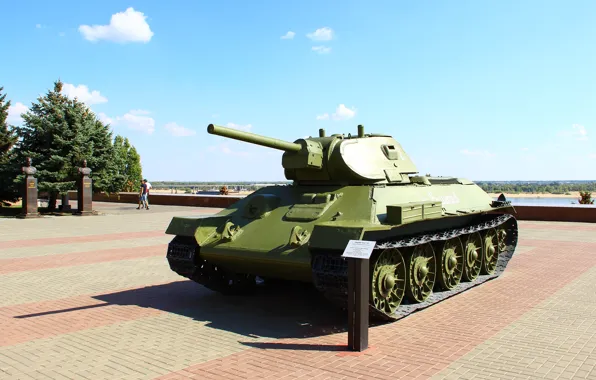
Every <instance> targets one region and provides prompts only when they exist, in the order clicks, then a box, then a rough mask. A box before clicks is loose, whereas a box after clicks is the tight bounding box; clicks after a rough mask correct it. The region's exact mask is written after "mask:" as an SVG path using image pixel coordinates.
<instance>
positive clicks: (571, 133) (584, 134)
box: [558, 124, 588, 141]
mask: <svg viewBox="0 0 596 380" xmlns="http://www.w3.org/2000/svg"><path fill="white" fill-rule="evenodd" d="M558 135H559V136H566V137H575V140H578V141H587V140H588V131H587V130H586V127H584V126H583V125H580V124H573V125H572V126H571V130H569V129H566V130H564V131H561V132H559V133H558Z"/></svg>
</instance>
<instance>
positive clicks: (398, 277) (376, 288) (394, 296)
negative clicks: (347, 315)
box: [370, 248, 406, 316]
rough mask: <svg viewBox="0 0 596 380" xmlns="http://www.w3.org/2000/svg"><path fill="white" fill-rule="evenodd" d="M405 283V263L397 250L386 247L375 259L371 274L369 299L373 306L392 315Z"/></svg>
mask: <svg viewBox="0 0 596 380" xmlns="http://www.w3.org/2000/svg"><path fill="white" fill-rule="evenodd" d="M405 284H406V264H405V262H404V258H403V256H402V254H401V252H400V251H399V250H397V249H396V248H391V249H386V250H384V251H383V252H381V254H380V255H379V257H378V258H377V260H376V261H375V264H374V267H373V268H372V275H371V289H370V290H371V301H372V304H373V305H374V307H375V308H376V309H377V310H379V311H381V312H382V313H385V314H387V315H389V316H390V315H392V314H393V313H394V312H395V310H397V308H398V307H399V305H400V304H401V302H402V299H403V297H404V293H405Z"/></svg>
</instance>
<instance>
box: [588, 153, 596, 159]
mask: <svg viewBox="0 0 596 380" xmlns="http://www.w3.org/2000/svg"><path fill="white" fill-rule="evenodd" d="M588 158H596V153H591V154H588Z"/></svg>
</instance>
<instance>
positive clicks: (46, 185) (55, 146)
mask: <svg viewBox="0 0 596 380" xmlns="http://www.w3.org/2000/svg"><path fill="white" fill-rule="evenodd" d="M61 91H62V82H60V81H56V82H54V88H53V90H50V91H48V92H47V93H46V95H45V96H42V97H39V98H38V99H37V103H34V104H33V105H32V106H31V108H30V110H29V112H27V113H26V114H23V116H22V117H23V120H24V123H23V125H22V126H21V127H17V128H16V130H17V134H18V136H19V137H20V138H21V141H20V142H19V143H18V144H17V147H18V149H15V150H16V153H17V154H15V155H14V164H13V166H17V165H18V164H19V163H22V162H25V159H26V157H31V159H32V160H33V165H34V166H35V167H36V168H37V178H38V188H39V191H40V192H47V193H48V195H49V205H48V208H49V209H50V210H53V209H55V207H56V199H57V198H58V196H59V195H60V194H64V193H66V192H68V191H69V190H74V189H76V180H77V177H78V172H77V168H78V167H80V166H81V165H82V162H83V160H87V165H88V166H89V167H90V168H91V170H92V172H91V178H93V181H94V186H93V187H94V190H95V191H101V190H106V189H108V188H109V186H110V182H111V178H110V177H111V174H112V172H113V171H114V168H113V161H112V154H113V147H112V141H111V133H110V132H109V129H108V128H107V127H106V126H104V125H103V124H102V123H101V122H100V121H99V120H97V118H96V116H95V115H94V114H93V113H92V112H91V111H90V109H89V108H88V107H87V106H86V105H85V104H84V103H82V102H80V101H78V100H77V99H74V100H71V99H69V98H68V97H66V96H64V95H63V94H62V93H61ZM15 148H16V147H15ZM16 181H22V176H19V177H18V178H17V179H16Z"/></svg>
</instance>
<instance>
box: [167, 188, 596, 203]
mask: <svg viewBox="0 0 596 380" xmlns="http://www.w3.org/2000/svg"><path fill="white" fill-rule="evenodd" d="M157 194H165V195H185V196H189V195H197V196H202V197H225V195H219V193H218V192H215V191H213V192H201V193H200V194H184V193H178V194H170V193H157ZM230 195H231V196H236V197H237V196H238V195H240V194H236V193H233V192H232V193H230ZM240 196H246V194H241V195H240ZM578 198H579V197H578ZM578 198H563V197H544V196H541V197H538V196H536V197H523V198H522V197H515V196H513V195H511V196H509V197H507V200H508V201H511V204H512V205H514V206H559V207H560V206H565V207H596V204H593V205H580V204H578V203H577V200H578ZM493 199H495V200H497V197H494V198H493ZM574 202H575V204H574Z"/></svg>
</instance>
